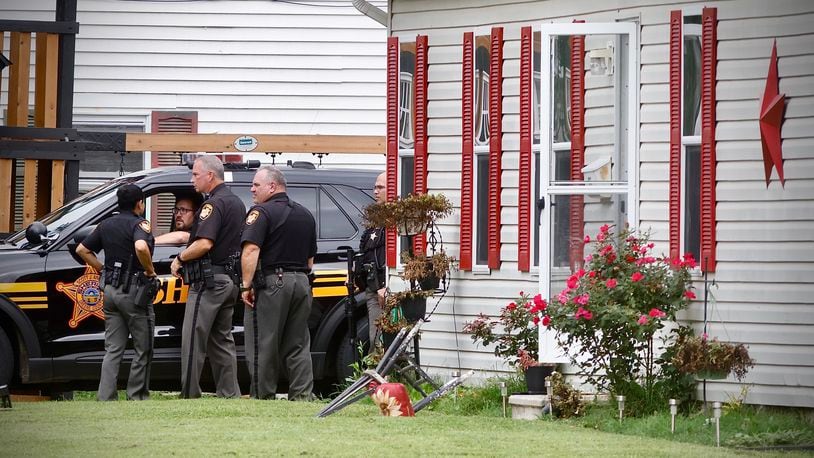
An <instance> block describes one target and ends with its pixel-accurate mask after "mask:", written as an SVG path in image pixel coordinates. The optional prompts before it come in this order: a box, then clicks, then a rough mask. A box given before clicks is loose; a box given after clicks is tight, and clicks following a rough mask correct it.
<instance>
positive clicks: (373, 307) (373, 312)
mask: <svg viewBox="0 0 814 458" xmlns="http://www.w3.org/2000/svg"><path fill="white" fill-rule="evenodd" d="M365 297H366V298H367V321H368V336H369V337H368V338H369V339H370V340H368V342H370V347H369V348H370V349H369V351H368V353H373V352H374V351H375V350H376V344H377V343H378V342H379V336H380V335H381V333H380V332H379V327H378V326H376V320H378V319H379V317H380V316H382V307H381V306H380V305H379V292H378V291H370V290H367V291H365ZM353 351H354V352H355V351H356V349H355V348H354V349H353Z"/></svg>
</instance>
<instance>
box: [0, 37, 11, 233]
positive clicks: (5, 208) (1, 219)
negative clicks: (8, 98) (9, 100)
mask: <svg viewBox="0 0 814 458" xmlns="http://www.w3.org/2000/svg"><path fill="white" fill-rule="evenodd" d="M5 36H6V35H5V32H4V31H2V30H0V51H2V50H3V49H5V48H4V47H3V41H4V39H5ZM2 93H3V78H0V98H2V97H1V96H2ZM13 176H14V161H13V160H11V159H0V232H10V231H11V226H10V224H9V221H11V222H12V223H13V220H14V215H10V213H11V203H12V202H14V200H13V198H12V196H11V189H12V188H11V178H12V177H13Z"/></svg>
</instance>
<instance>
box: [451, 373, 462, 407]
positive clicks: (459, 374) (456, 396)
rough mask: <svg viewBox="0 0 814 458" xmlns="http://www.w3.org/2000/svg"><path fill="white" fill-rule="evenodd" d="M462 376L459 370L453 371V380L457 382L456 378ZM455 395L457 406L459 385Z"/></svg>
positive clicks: (456, 387) (456, 386)
mask: <svg viewBox="0 0 814 458" xmlns="http://www.w3.org/2000/svg"><path fill="white" fill-rule="evenodd" d="M460 376H461V371H458V370H455V371H452V380H455V379H456V378H458V377H460ZM454 394H455V404H457V403H458V385H455V392H454Z"/></svg>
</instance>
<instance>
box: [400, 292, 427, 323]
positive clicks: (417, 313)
mask: <svg viewBox="0 0 814 458" xmlns="http://www.w3.org/2000/svg"><path fill="white" fill-rule="evenodd" d="M399 307H401V313H402V315H403V316H404V319H405V320H407V321H409V322H411V323H413V322H416V321H418V320H420V319H422V318H424V314H426V313H427V298H426V297H408V298H406V299H404V300H403V301H401V303H400V304H399Z"/></svg>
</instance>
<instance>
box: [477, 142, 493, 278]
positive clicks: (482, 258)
mask: <svg viewBox="0 0 814 458" xmlns="http://www.w3.org/2000/svg"><path fill="white" fill-rule="evenodd" d="M475 189H476V190H477V195H476V196H475V202H476V203H477V205H476V207H475V212H474V220H475V243H476V245H475V265H483V266H485V265H486V264H487V263H488V261H489V240H488V237H487V234H488V229H489V227H488V226H489V209H488V206H489V155H488V154H476V155H475Z"/></svg>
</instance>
